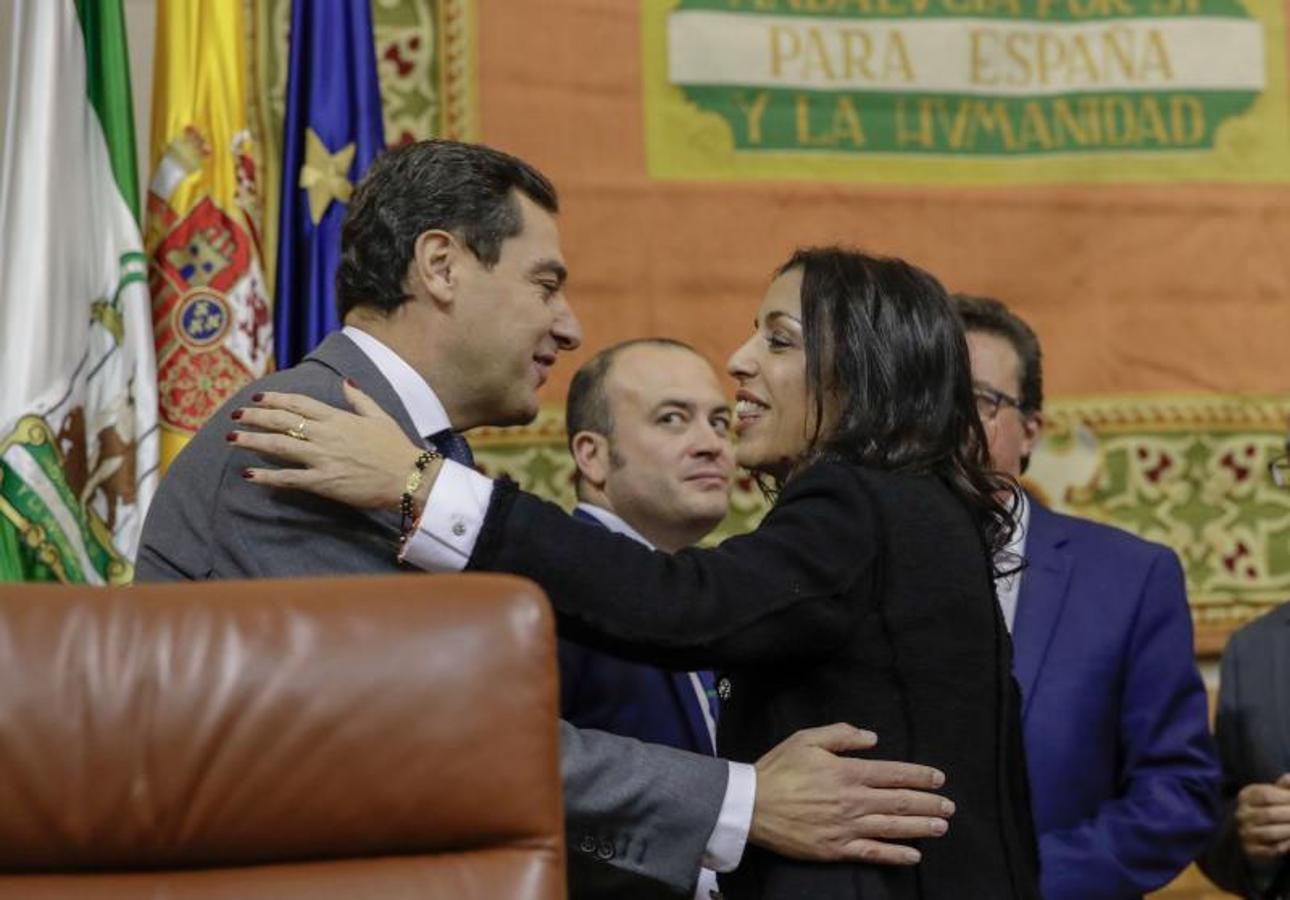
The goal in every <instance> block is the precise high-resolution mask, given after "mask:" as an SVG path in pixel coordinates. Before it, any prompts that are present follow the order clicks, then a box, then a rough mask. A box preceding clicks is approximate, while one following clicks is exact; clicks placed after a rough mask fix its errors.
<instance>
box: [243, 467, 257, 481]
mask: <svg viewBox="0 0 1290 900" xmlns="http://www.w3.org/2000/svg"><path fill="white" fill-rule="evenodd" d="M242 477H243V478H245V479H246V480H247V481H250V480H251V479H253V478H254V477H255V473H254V472H252V471H251V470H250V469H243V470H242Z"/></svg>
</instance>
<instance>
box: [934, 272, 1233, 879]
mask: <svg viewBox="0 0 1290 900" xmlns="http://www.w3.org/2000/svg"><path fill="white" fill-rule="evenodd" d="M955 300H956V301H957V303H958V307H959V312H960V315H961V316H962V319H963V323H964V328H965V330H966V333H967V341H968V350H969V353H970V356H971V362H972V376H973V381H974V382H975V386H976V397H977V410H978V412H979V413H980V416H981V419H982V422H983V424H984V425H985V431H986V438H987V440H988V441H989V446H990V456H991V459H992V461H993V463H994V466H995V468H997V469H999V470H1000V471H1002V472H1005V473H1007V474H1009V475H1011V476H1013V477H1016V478H1019V477H1020V476H1021V474H1022V473H1023V472H1024V471H1025V470H1026V465H1027V463H1028V461H1029V458H1030V454H1031V452H1032V451H1033V450H1034V448H1035V445H1036V444H1037V443H1038V441H1039V438H1040V435H1041V434H1042V432H1043V424H1044V419H1043V374H1042V370H1041V366H1040V363H1041V356H1040V348H1039V341H1038V340H1037V339H1036V337H1035V334H1034V332H1033V331H1031V329H1030V327H1029V326H1027V325H1026V323H1025V322H1023V321H1022V320H1021V319H1019V318H1018V317H1017V316H1015V315H1014V314H1013V313H1012V312H1011V311H1009V310H1008V309H1007V307H1005V306H1004V305H1003V304H1001V303H999V302H998V301H996V300H988V299H983V298H976V297H965V296H958V297H956V298H955ZM1015 514H1016V519H1017V523H1018V528H1017V530H1016V533H1015V534H1014V537H1013V541H1012V545H1011V546H1010V547H1009V551H1010V553H1009V557H1008V559H1007V560H1005V561H1004V562H1005V566H1007V567H1010V568H1011V569H1013V572H1012V574H1010V575H1005V576H1004V577H1002V578H1000V579H999V580H998V582H997V584H996V589H997V593H998V597H999V604H1000V606H1001V607H1002V610H1003V615H1004V620H1005V621H1006V622H1007V625H1008V629H1009V631H1010V632H1011V633H1012V640H1013V648H1014V649H1013V671H1014V673H1015V675H1016V678H1017V681H1018V683H1019V684H1020V687H1021V692H1022V728H1023V733H1024V738H1025V745H1026V761H1027V767H1028V769H1029V772H1030V786H1031V802H1032V804H1033V807H1034V813H1035V829H1036V831H1037V832H1038V833H1039V855H1040V874H1041V881H1042V890H1043V896H1044V898H1045V900H1127V898H1138V897H1141V896H1142V895H1143V894H1145V893H1147V892H1148V891H1152V890H1155V889H1156V888H1158V887H1160V886H1162V885H1164V884H1166V883H1167V882H1168V881H1170V880H1171V879H1172V878H1174V876H1176V875H1177V874H1178V873H1179V872H1180V871H1182V869H1183V868H1184V867H1185V866H1186V865H1187V864H1188V863H1189V862H1190V861H1191V860H1192V859H1193V858H1195V856H1196V854H1197V853H1198V852H1200V850H1201V848H1202V847H1203V846H1204V844H1205V842H1206V840H1207V839H1208V838H1209V835H1210V832H1211V831H1212V829H1213V827H1214V824H1215V821H1216V816H1217V810H1216V806H1217V796H1216V795H1217V787H1218V777H1219V776H1218V767H1217V764H1216V762H1215V759H1214V751H1213V744H1212V741H1211V740H1210V736H1209V729H1208V727H1207V716H1206V700H1205V688H1204V685H1203V684H1202V682H1201V679H1200V675H1199V673H1198V672H1197V669H1196V663H1195V658H1194V655H1193V644H1192V628H1191V616H1190V612H1189V610H1188V607H1187V595H1186V592H1185V588H1184V585H1183V573H1182V567H1181V566H1180V565H1179V562H1178V557H1177V556H1176V555H1175V554H1174V553H1173V551H1171V550H1169V549H1168V548H1166V547H1163V546H1160V545H1158V544H1152V543H1149V542H1147V541H1144V540H1142V539H1140V538H1138V537H1135V536H1133V535H1131V534H1129V533H1127V532H1124V531H1121V530H1119V529H1117V528H1111V527H1109V526H1107V525H1100V524H1097V523H1094V522H1089V521H1085V520H1082V519H1077V518H1073V517H1071V516H1064V515H1059V514H1058V513H1055V512H1052V511H1051V510H1049V509H1046V508H1045V507H1044V506H1042V505H1041V504H1040V503H1038V502H1037V501H1036V500H1035V499H1034V498H1033V497H1031V496H1029V495H1027V494H1025V493H1023V494H1022V495H1021V496H1020V498H1019V501H1018V503H1017V508H1016V510H1015ZM1014 560H1015V562H1014Z"/></svg>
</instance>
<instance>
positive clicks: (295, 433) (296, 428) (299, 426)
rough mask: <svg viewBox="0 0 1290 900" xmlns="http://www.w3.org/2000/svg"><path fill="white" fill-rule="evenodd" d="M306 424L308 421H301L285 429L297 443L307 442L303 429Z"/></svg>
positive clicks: (307, 437) (307, 436) (306, 435)
mask: <svg viewBox="0 0 1290 900" xmlns="http://www.w3.org/2000/svg"><path fill="white" fill-rule="evenodd" d="M308 424H309V423H308V421H306V420H305V419H301V420H300V421H299V422H298V423H296V424H295V425H293V426H291V427H290V428H288V429H287V434H288V435H289V436H290V437H293V438H295V439H296V440H298V441H307V440H309V435H308V434H307V433H306V431H305V428H306V427H307V426H308Z"/></svg>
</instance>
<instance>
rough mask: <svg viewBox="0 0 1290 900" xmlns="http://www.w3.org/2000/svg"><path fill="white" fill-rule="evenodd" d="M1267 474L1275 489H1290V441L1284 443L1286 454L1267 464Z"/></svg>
mask: <svg viewBox="0 0 1290 900" xmlns="http://www.w3.org/2000/svg"><path fill="white" fill-rule="evenodd" d="M1268 474H1269V475H1271V476H1272V483H1273V484H1275V485H1276V486H1277V487H1279V488H1285V487H1290V440H1287V441H1286V452H1285V453H1283V454H1282V455H1280V456H1278V457H1277V458H1276V459H1274V460H1272V462H1270V463H1268Z"/></svg>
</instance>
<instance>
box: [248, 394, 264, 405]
mask: <svg viewBox="0 0 1290 900" xmlns="http://www.w3.org/2000/svg"><path fill="white" fill-rule="evenodd" d="M263 399H264V394H252V395H251V402H252V403H259V402H260V401H261V400H263Z"/></svg>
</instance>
